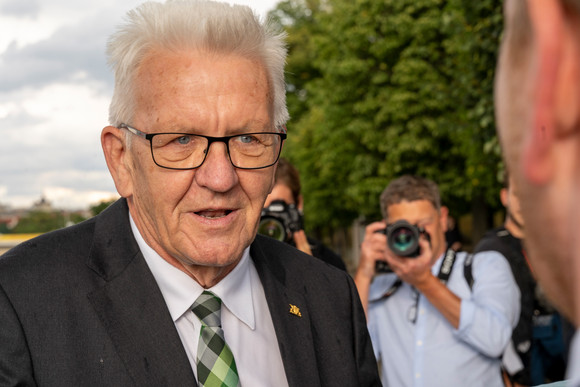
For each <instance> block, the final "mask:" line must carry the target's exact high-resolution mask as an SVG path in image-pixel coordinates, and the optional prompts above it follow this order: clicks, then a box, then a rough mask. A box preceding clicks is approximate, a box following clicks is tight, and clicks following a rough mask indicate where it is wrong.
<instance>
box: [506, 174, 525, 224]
mask: <svg viewBox="0 0 580 387" xmlns="http://www.w3.org/2000/svg"><path fill="white" fill-rule="evenodd" d="M509 179H510V181H509V185H508V188H504V189H502V193H501V201H502V204H503V206H504V207H505V208H506V211H507V212H508V216H509V217H510V218H511V221H512V222H513V223H515V226H517V227H518V228H520V229H521V230H520V231H523V229H524V226H525V221H524V218H523V215H522V209H521V206H520V199H519V188H518V187H517V185H516V184H515V182H514V180H513V178H512V177H510V178H509Z"/></svg>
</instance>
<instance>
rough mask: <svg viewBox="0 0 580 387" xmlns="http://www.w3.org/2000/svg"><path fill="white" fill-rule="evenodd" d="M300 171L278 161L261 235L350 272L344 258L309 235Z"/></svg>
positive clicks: (285, 160) (266, 205) (281, 159)
mask: <svg viewBox="0 0 580 387" xmlns="http://www.w3.org/2000/svg"><path fill="white" fill-rule="evenodd" d="M300 191H301V185H300V175H299V174H298V170H297V169H296V168H295V167H294V166H293V165H292V164H291V163H290V162H289V161H288V160H287V159H285V158H282V157H281V158H280V159H279V160H278V169H276V177H275V184H274V188H272V192H271V193H270V194H269V195H268V197H267V198H266V202H265V203H264V209H263V210H262V215H261V218H260V226H259V228H258V232H259V233H260V234H263V235H267V236H270V237H272V238H275V239H278V240H280V241H283V242H286V243H289V244H291V245H293V246H295V247H296V248H297V249H298V250H301V251H303V252H305V253H306V254H310V255H312V256H314V257H316V258H319V259H321V260H323V261H324V262H326V263H329V264H331V265H333V266H336V267H338V268H339V269H342V270H345V271H346V266H345V264H344V262H343V261H342V259H341V258H340V256H339V255H338V254H336V253H335V252H333V251H332V250H330V249H329V248H328V247H326V246H325V245H324V244H322V242H320V241H317V240H315V239H313V238H310V237H308V236H306V233H305V232H304V220H303V215H302V202H303V199H302V194H301V193H300Z"/></svg>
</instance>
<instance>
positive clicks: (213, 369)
mask: <svg viewBox="0 0 580 387" xmlns="http://www.w3.org/2000/svg"><path fill="white" fill-rule="evenodd" d="M221 306H222V300H220V299H219V298H218V297H216V295H215V294H213V293H212V292H208V291H205V292H203V293H202V294H201V296H199V297H198V299H197V300H196V301H195V302H194V304H193V307H192V311H193V313H195V315H196V316H197V317H198V318H199V319H200V320H201V324H202V326H201V333H200V337H199V344H198V346H197V380H198V383H199V386H200V387H202V386H203V387H236V386H238V385H239V378H238V370H237V368H236V362H235V360H234V355H233V354H232V351H231V350H230V347H228V345H227V344H226V342H225V340H224V331H223V330H222V326H221V325H222V324H221Z"/></svg>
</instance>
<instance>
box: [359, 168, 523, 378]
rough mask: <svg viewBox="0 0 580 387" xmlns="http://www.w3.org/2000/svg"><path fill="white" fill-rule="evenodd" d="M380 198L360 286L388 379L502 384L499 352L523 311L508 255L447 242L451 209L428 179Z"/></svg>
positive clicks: (393, 187) (392, 186) (405, 183)
mask: <svg viewBox="0 0 580 387" xmlns="http://www.w3.org/2000/svg"><path fill="white" fill-rule="evenodd" d="M380 202H381V210H382V213H383V216H384V221H381V222H375V223H372V224H370V225H368V226H367V228H366V234H365V238H364V241H363V243H362V246H361V258H360V263H359V267H358V269H357V272H356V276H355V282H356V285H357V288H358V290H359V293H360V296H361V300H362V302H363V306H364V307H365V310H366V311H367V317H368V324H369V331H370V333H371V338H372V342H373V348H374V351H375V356H376V357H377V360H378V361H379V362H380V364H381V367H382V376H381V378H382V381H383V385H385V386H391V387H401V386H415V385H425V386H442V387H443V386H445V387H447V386H486V387H489V386H497V387H500V386H503V381H502V378H501V370H500V365H501V364H500V363H501V362H500V355H501V354H502V353H503V351H504V349H505V347H506V346H507V344H508V342H509V340H510V338H511V334H512V328H513V327H514V326H515V325H516V323H517V319H518V317H519V291H518V289H517V285H516V283H515V281H514V279H513V276H512V274H511V271H510V268H509V264H508V263H507V261H506V260H505V258H504V257H503V256H501V255H500V254H498V253H496V252H485V253H481V254H477V255H475V256H468V254H467V253H465V252H455V251H454V250H453V249H451V248H448V247H447V245H446V242H445V229H446V226H447V208H445V207H442V206H441V199H440V196H439V190H438V187H437V185H436V184H435V183H434V182H432V181H430V180H427V179H424V178H421V177H415V176H408V175H406V176H402V177H400V178H398V179H395V180H393V181H391V182H390V183H389V185H388V186H387V188H386V189H385V190H384V191H383V193H382V195H381V200H380ZM385 233H386V235H385ZM385 264H386V265H385ZM467 268H469V270H467ZM466 272H469V276H468V275H466Z"/></svg>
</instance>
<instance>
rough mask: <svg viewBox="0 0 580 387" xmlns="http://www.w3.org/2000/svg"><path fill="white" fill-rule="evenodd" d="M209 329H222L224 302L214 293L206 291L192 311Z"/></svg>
mask: <svg viewBox="0 0 580 387" xmlns="http://www.w3.org/2000/svg"><path fill="white" fill-rule="evenodd" d="M191 311H192V312H193V313H195V315H196V316H197V317H198V318H199V319H200V320H201V322H202V324H203V325H206V326H208V327H221V325H222V322H221V312H222V300H220V299H219V297H217V296H216V295H215V294H213V293H212V292H208V291H204V292H203V293H201V295H200V296H199V297H198V298H197V300H195V302H194V303H193V307H192V309H191Z"/></svg>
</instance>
